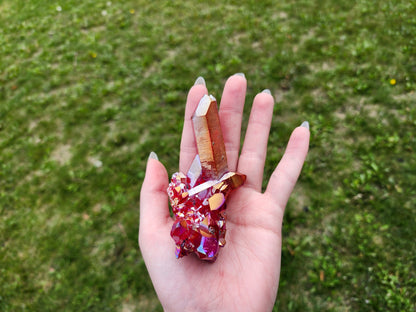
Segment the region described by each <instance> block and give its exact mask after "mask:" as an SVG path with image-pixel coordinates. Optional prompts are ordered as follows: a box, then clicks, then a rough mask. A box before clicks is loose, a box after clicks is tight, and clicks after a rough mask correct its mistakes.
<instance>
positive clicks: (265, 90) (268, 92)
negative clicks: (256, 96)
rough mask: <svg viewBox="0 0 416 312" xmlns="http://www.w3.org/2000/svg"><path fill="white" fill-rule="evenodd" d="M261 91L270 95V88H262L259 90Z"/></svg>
mask: <svg viewBox="0 0 416 312" xmlns="http://www.w3.org/2000/svg"><path fill="white" fill-rule="evenodd" d="M261 93H267V94H270V95H272V93H271V92H270V90H269V89H264V90H263V91H261Z"/></svg>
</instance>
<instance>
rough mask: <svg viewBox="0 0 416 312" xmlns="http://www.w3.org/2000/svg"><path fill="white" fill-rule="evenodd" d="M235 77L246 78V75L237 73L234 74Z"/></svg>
mask: <svg viewBox="0 0 416 312" xmlns="http://www.w3.org/2000/svg"><path fill="white" fill-rule="evenodd" d="M234 76H240V77H243V78H246V75H244V74H243V73H236V74H234Z"/></svg>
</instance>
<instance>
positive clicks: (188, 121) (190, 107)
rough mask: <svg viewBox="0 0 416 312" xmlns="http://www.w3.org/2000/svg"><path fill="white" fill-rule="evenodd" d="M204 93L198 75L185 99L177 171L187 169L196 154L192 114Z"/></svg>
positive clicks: (203, 83)
mask: <svg viewBox="0 0 416 312" xmlns="http://www.w3.org/2000/svg"><path fill="white" fill-rule="evenodd" d="M204 94H208V91H207V88H206V86H205V80H204V78H202V77H198V79H197V80H196V81H195V84H194V85H193V86H192V88H191V89H190V90H189V93H188V97H187V99H186V106H185V117H184V123H183V130H182V139H181V151H180V156H179V171H181V172H186V171H188V169H189V167H190V166H191V163H192V160H193V159H194V157H195V155H196V154H197V148H196V142H195V137H194V128H193V125H192V115H193V113H194V112H195V109H196V107H197V105H198V103H199V101H200V100H201V98H202V97H203V96H204Z"/></svg>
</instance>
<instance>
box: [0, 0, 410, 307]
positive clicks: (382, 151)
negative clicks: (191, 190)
mask: <svg viewBox="0 0 416 312" xmlns="http://www.w3.org/2000/svg"><path fill="white" fill-rule="evenodd" d="M236 72H244V73H245V75H246V77H247V79H248V95H247V102H246V109H245V120H247V116H248V113H249V111H250V105H251V102H252V99H253V98H254V96H255V94H256V93H257V92H260V91H261V90H263V89H264V88H269V89H270V90H271V91H272V94H273V95H274V98H275V100H276V102H277V105H276V109H275V114H274V117H273V125H272V131H271V136H270V141H269V150H268V158H267V164H266V170H265V175H266V178H268V176H269V175H270V173H271V172H272V170H273V169H274V167H275V165H276V164H277V162H278V161H279V159H280V157H281V155H282V154H283V152H284V148H285V145H286V142H287V139H288V137H289V134H290V132H291V131H292V129H293V128H295V127H296V126H298V125H300V123H301V122H302V121H303V120H308V121H309V123H310V125H311V134H312V136H311V147H310V153H309V155H308V158H307V161H306V164H305V166H304V169H303V172H302V175H301V178H300V181H299V183H298V185H297V187H296V189H295V191H294V194H293V195H292V197H291V200H290V202H289V204H288V209H287V214H286V216H285V222H284V233H283V234H284V247H283V254H282V276H281V284H280V289H279V294H278V297H277V301H276V305H275V311H416V310H415V309H416V306H415V302H416V273H415V271H416V264H415V262H416V256H415V255H416V253H415V251H416V250H415V249H416V248H415V234H416V218H415V215H416V214H415V204H416V196H415V195H416V169H415V168H416V161H415V156H414V152H415V148H416V142H415V136H414V134H415V125H416V106H415V102H416V93H415V89H416V4H415V2H414V1H408V0H397V1H394V0H362V1H358V0H352V1H342V0H341V1H340V0H321V1H318V0H309V1H307V0H299V1H294V0H288V1H271V0H270V1H251V0H245V1H210V3H209V4H208V3H205V2H203V1H172V0H171V1H140V0H137V1H101V0H95V1H92V0H85V1H72V0H67V1H64V0H62V1H59V2H57V1H46V0H30V1H23V0H2V1H0V152H1V153H0V310H1V311H123V312H127V311H161V310H162V309H161V307H160V305H159V303H158V300H157V297H156V295H155V293H154V290H153V288H152V285H151V282H150V280H149V277H148V275H147V272H146V268H145V265H144V263H143V260H142V259H141V256H140V251H139V249H138V244H137V230H138V220H139V189H140V186H141V182H142V179H143V177H144V169H145V163H146V160H147V157H148V155H149V153H150V151H156V152H157V154H158V156H159V158H160V160H161V161H162V162H163V163H164V164H165V165H166V166H167V169H168V172H169V173H170V174H171V173H173V172H175V171H176V170H177V164H178V151H179V142H180V133H181V128H182V124H183V121H182V117H183V110H184V103H185V98H186V94H187V91H188V89H189V87H190V86H191V85H192V84H193V82H194V80H195V79H196V78H197V77H198V76H199V75H202V76H203V77H204V78H205V79H206V81H207V86H208V88H209V90H210V92H211V93H212V94H214V95H215V96H216V97H217V98H220V95H221V91H222V87H223V84H224V82H225V80H226V78H227V77H228V76H230V75H232V74H234V73H236Z"/></svg>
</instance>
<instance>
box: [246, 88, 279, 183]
mask: <svg viewBox="0 0 416 312" xmlns="http://www.w3.org/2000/svg"><path fill="white" fill-rule="evenodd" d="M273 106H274V100H273V97H272V96H271V94H270V91H269V90H265V91H263V92H262V93H259V94H257V96H256V97H255V98H254V101H253V107H252V109H251V113H250V119H249V122H248V126H247V132H246V136H245V139H244V144H243V149H242V151H241V155H240V159H239V160H238V171H239V172H241V173H244V174H245V175H247V180H246V182H245V185H246V186H249V187H252V188H253V189H255V190H257V191H261V185H262V181H263V170H264V163H265V161H266V153H267V141H268V139H269V132H270V125H271V122H272V117H273Z"/></svg>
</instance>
